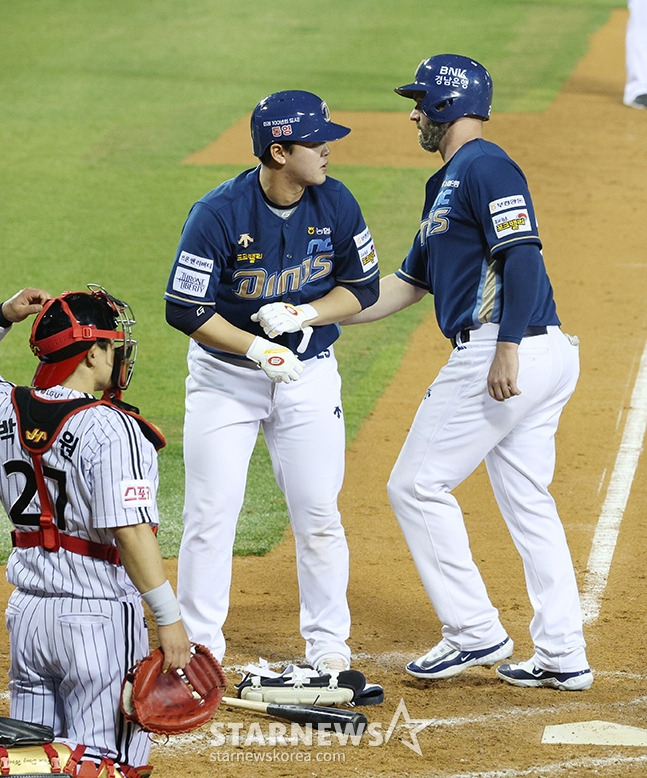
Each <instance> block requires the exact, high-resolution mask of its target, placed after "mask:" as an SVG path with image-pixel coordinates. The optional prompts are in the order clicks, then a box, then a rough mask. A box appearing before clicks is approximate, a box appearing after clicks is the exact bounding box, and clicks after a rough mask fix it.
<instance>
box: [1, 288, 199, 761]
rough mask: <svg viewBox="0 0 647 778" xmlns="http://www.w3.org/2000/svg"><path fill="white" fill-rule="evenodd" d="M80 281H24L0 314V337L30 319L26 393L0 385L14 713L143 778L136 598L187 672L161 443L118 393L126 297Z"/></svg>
mask: <svg viewBox="0 0 647 778" xmlns="http://www.w3.org/2000/svg"><path fill="white" fill-rule="evenodd" d="M88 288H89V290H90V291H89V292H65V293H63V294H62V295H60V296H59V297H55V298H50V297H49V295H48V294H47V293H46V292H43V291H41V290H37V289H26V290H23V291H21V292H19V293H18V294H16V295H14V297H12V298H11V299H10V300H7V301H5V302H4V303H3V305H2V308H1V313H0V337H3V336H4V335H5V334H6V333H7V332H8V330H9V328H10V326H11V324H12V323H13V322H16V321H21V320H23V319H25V318H26V317H27V316H29V315H30V314H32V313H35V312H38V316H37V318H36V320H35V321H34V324H33V327H32V332H31V340H30V343H31V347H32V350H33V351H34V353H35V354H36V355H37V357H38V359H39V364H38V368H37V370H36V373H35V376H34V379H33V388H30V387H19V386H14V385H13V384H11V383H9V382H7V381H4V380H2V379H0V500H1V502H2V505H3V507H4V509H5V511H6V513H7V515H8V516H9V518H10V520H11V523H12V524H13V527H14V529H13V531H12V540H13V545H14V549H13V551H12V553H11V555H10V557H9V561H8V564H7V579H8V581H9V583H10V584H12V585H13V586H14V587H15V590H14V591H13V593H12V595H11V597H10V600H9V603H8V607H7V611H6V621H7V628H8V631H9V637H10V651H11V667H10V673H9V675H10V684H9V689H10V715H11V716H12V717H14V718H17V719H21V720H25V721H29V722H35V723H39V724H44V725H47V726H51V727H52V729H53V731H54V735H55V739H56V741H57V743H62V744H64V745H65V746H68V747H69V749H72V750H74V749H77V747H80V748H81V749H82V750H83V751H82V757H83V759H86V760H92V761H94V763H95V764H97V765H98V764H101V763H103V764H105V763H106V762H109V763H110V764H112V763H116V764H117V765H118V767H119V769H121V771H122V773H123V774H125V775H139V774H140V773H139V772H138V771H136V770H132V766H138V765H139V766H141V765H145V764H146V761H147V759H148V755H149V751H150V740H149V738H148V736H147V734H146V733H145V732H142V731H141V730H138V729H137V728H136V727H135V725H133V724H131V723H129V722H127V721H126V720H125V719H124V717H123V715H122V714H121V712H120V709H119V700H120V691H121V684H122V681H123V678H124V676H125V674H126V672H127V671H128V670H129V668H130V667H131V666H132V665H133V664H134V663H135V662H136V661H137V660H139V659H141V658H142V657H144V656H145V655H147V654H148V652H149V643H148V633H147V629H146V623H145V620H144V611H143V606H142V595H143V599H144V600H145V601H146V602H147V604H148V605H149V606H150V608H151V610H152V612H153V614H154V616H155V619H156V623H157V631H158V636H159V642H160V645H161V648H162V650H163V651H164V657H165V669H166V670H173V669H176V668H182V667H184V666H185V665H186V664H187V663H188V662H189V660H190V658H191V653H190V647H191V646H190V643H189V640H188V637H187V634H186V631H185V629H184V625H183V623H182V620H181V617H180V610H179V607H178V603H177V600H176V598H175V595H174V593H173V590H172V588H171V585H170V583H169V582H168V580H167V578H166V575H165V573H164V569H163V564H162V557H161V554H160V550H159V546H158V544H157V539H156V537H155V534H154V528H156V526H157V524H158V513H157V505H156V490H157V483H158V470H157V449H158V448H161V446H163V445H164V440H163V438H162V437H161V435H160V434H159V432H158V431H157V430H155V429H154V428H153V427H152V426H151V425H150V424H148V423H147V422H146V421H145V420H144V419H142V418H141V416H139V413H138V411H137V409H135V408H133V407H132V406H127V405H126V404H125V403H123V402H121V392H122V390H124V389H126V387H127V386H128V383H129V381H130V378H131V375H132V370H133V367H134V364H135V357H136V347H137V342H136V341H134V340H133V338H132V325H133V324H134V323H135V322H134V319H133V317H132V312H131V310H130V308H129V306H128V305H127V304H125V303H123V302H121V301H120V300H117V299H116V298H114V297H112V296H111V295H109V294H108V293H107V292H106V291H105V289H103V288H101V287H98V286H94V285H89V286H88ZM98 393H103V394H102V395H101V397H100V398H99V399H98V398H97V397H96V396H95V395H96V394H98ZM75 753H76V754H77V756H79V755H80V754H81V751H79V750H78V749H77V750H76V752H75ZM102 760H103V762H102ZM131 770H132V772H130V771H131ZM83 774H85V773H83ZM97 774H99V772H98V773H97ZM100 774H103V773H100Z"/></svg>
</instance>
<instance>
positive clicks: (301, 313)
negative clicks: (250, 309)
mask: <svg viewBox="0 0 647 778" xmlns="http://www.w3.org/2000/svg"><path fill="white" fill-rule="evenodd" d="M316 317H317V311H316V310H315V308H314V307H313V306H312V305H309V304H308V303H306V304H305V305H290V304H289V303H268V304H267V305H263V306H262V307H261V308H259V309H258V311H257V312H256V313H253V314H252V315H251V319H252V321H256V322H258V323H259V324H260V325H261V327H262V328H263V332H264V333H265V334H266V335H267V336H268V337H269V338H275V337H276V336H277V335H282V334H283V333H284V332H299V330H302V331H303V337H302V338H301V342H300V343H299V346H298V347H297V352H298V353H299V354H303V352H304V351H305V350H306V349H307V348H308V343H309V342H310V336H311V335H312V327H308V326H304V324H305V322H307V321H310V320H311V319H315V318H316Z"/></svg>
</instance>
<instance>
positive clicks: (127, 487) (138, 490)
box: [119, 479, 153, 508]
mask: <svg viewBox="0 0 647 778" xmlns="http://www.w3.org/2000/svg"><path fill="white" fill-rule="evenodd" d="M119 488H120V491H121V505H122V507H124V508H150V507H151V506H152V504H153V492H152V489H151V484H150V481H146V480H143V479H132V480H129V481H122V482H121V484H120V485H119Z"/></svg>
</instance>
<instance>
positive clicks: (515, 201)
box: [488, 195, 526, 213]
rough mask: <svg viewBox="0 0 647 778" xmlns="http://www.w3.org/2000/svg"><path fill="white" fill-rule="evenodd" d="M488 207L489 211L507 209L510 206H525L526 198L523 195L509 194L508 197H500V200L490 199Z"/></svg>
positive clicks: (495, 211) (496, 211)
mask: <svg viewBox="0 0 647 778" xmlns="http://www.w3.org/2000/svg"><path fill="white" fill-rule="evenodd" d="M488 207H489V209H490V213H498V212H499V211H508V210H510V208H525V207H526V198H525V197H524V196H523V195H510V197H502V198H501V199H500V200H492V202H491V203H489V204H488Z"/></svg>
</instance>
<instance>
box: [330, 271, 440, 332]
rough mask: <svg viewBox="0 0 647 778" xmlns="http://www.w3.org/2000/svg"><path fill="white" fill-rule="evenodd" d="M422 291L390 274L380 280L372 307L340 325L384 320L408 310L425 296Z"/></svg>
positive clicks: (350, 317)
mask: <svg viewBox="0 0 647 778" xmlns="http://www.w3.org/2000/svg"><path fill="white" fill-rule="evenodd" d="M425 294H426V292H425V290H424V289H420V288H419V287H417V286H413V284H409V283H407V282H406V281H403V280H402V279H401V278H398V276H396V275H395V273H392V274H391V275H388V276H385V277H384V278H382V279H381V280H380V296H379V298H378V300H377V302H376V303H375V304H374V305H371V306H369V307H368V308H364V310H363V311H360V312H359V313H356V314H355V315H353V316H349V317H348V318H346V319H344V320H343V321H341V322H340V324H343V325H346V324H365V323H367V322H371V321H377V320H378V319H384V318H385V317H386V316H390V315H391V314H392V313H397V312H398V311H401V310H403V309H404V308H408V307H409V306H410V305H413V304H414V303H417V302H419V301H420V300H422V298H423V297H424V296H425Z"/></svg>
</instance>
